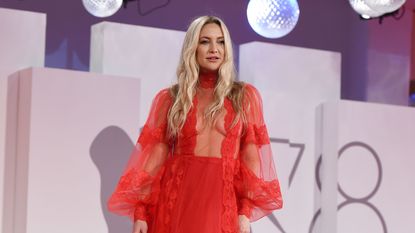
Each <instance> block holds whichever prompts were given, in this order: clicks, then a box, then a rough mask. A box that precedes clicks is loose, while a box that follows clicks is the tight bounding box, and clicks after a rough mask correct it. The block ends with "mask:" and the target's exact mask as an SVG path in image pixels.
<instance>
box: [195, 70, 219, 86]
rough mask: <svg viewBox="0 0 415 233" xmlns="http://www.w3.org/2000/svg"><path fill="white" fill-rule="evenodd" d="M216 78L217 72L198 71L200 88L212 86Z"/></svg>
mask: <svg viewBox="0 0 415 233" xmlns="http://www.w3.org/2000/svg"><path fill="white" fill-rule="evenodd" d="M217 80H218V74H217V73H216V72H200V73H199V85H200V87H202V88H214V87H215V86H216V82H217Z"/></svg>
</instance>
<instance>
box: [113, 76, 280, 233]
mask: <svg viewBox="0 0 415 233" xmlns="http://www.w3.org/2000/svg"><path fill="white" fill-rule="evenodd" d="M215 83H216V77H215V76H213V75H203V76H201V77H199V88H198V90H197V93H196V95H195V97H194V98H193V106H192V108H191V109H190V112H189V113H188V116H187V119H186V122H185V124H184V126H183V129H182V131H181V133H180V135H179V136H178V137H177V138H176V139H175V140H174V141H173V140H169V139H168V137H167V136H166V135H167V134H166V132H167V113H168V110H169V108H170V107H171V105H172V97H171V96H170V93H169V90H168V89H164V90H162V91H160V92H159V93H158V94H157V96H156V97H155V99H154V101H153V104H152V107H151V111H150V114H149V117H148V119H147V121H146V124H145V125H144V127H143V130H142V132H141V134H140V136H139V138H138V141H137V144H136V147H135V148H134V151H133V152H132V155H131V158H130V161H129V162H128V165H127V168H126V169H125V171H124V174H123V175H122V176H121V178H120V181H119V183H118V185H117V188H116V190H115V192H114V193H113V194H112V196H111V198H110V199H109V201H108V207H109V210H110V211H112V212H115V213H117V214H120V215H127V216H129V217H130V218H131V219H132V220H137V219H140V220H145V221H147V224H148V226H149V229H148V232H149V233H193V232H195V233H196V232H197V233H220V232H221V233H237V232H239V226H238V224H239V223H238V215H246V216H247V217H248V218H249V219H250V220H251V221H255V220H257V219H259V218H261V217H263V216H265V215H267V214H269V213H271V212H272V211H273V210H275V209H279V208H281V207H282V198H281V191H280V186H279V182H278V179H277V176H276V172H275V167H274V163H273V159H272V152H271V146H270V141H269V137H268V133H267V129H266V127H265V124H264V119H263V115H262V101H261V98H260V95H259V93H258V92H257V90H256V89H255V88H254V87H253V86H252V85H249V84H245V85H244V88H245V90H244V97H243V98H244V101H243V103H244V111H245V112H246V114H247V122H248V124H246V125H245V124H243V123H242V121H241V120H239V121H238V122H237V123H236V125H234V126H233V127H231V126H232V122H233V119H234V117H235V115H236V114H235V112H234V110H233V107H232V103H231V101H230V100H229V99H225V102H224V109H223V110H222V111H221V113H220V114H219V117H218V120H217V121H216V123H215V124H214V125H206V124H204V122H203V112H204V109H205V108H206V106H208V105H209V103H211V101H212V100H213V90H214V87H215ZM244 127H245V128H244ZM243 128H244V129H243Z"/></svg>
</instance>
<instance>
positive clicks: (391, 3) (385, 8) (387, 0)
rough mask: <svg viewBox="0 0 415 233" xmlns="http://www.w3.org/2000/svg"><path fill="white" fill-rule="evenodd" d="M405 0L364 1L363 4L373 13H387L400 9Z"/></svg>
mask: <svg viewBox="0 0 415 233" xmlns="http://www.w3.org/2000/svg"><path fill="white" fill-rule="evenodd" d="M405 1H406V0H365V3H366V4H367V5H368V6H369V7H370V8H372V9H373V10H375V11H379V12H383V13H384V14H385V13H389V12H393V11H396V10H397V9H399V8H401V6H402V5H403V4H404V3H405Z"/></svg>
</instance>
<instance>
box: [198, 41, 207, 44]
mask: <svg viewBox="0 0 415 233" xmlns="http://www.w3.org/2000/svg"><path fill="white" fill-rule="evenodd" d="M200 43H201V44H207V43H209V41H207V40H202V41H200Z"/></svg>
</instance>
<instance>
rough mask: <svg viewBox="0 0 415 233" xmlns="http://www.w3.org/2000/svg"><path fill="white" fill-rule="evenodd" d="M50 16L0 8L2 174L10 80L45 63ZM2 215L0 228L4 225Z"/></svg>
mask: <svg viewBox="0 0 415 233" xmlns="http://www.w3.org/2000/svg"><path fill="white" fill-rule="evenodd" d="M45 31H46V15H45V14H43V13H34V12H28V11H21V10H11V9H5V8H0V35H1V36H0V51H1V54H0V171H3V169H4V158H5V146H4V145H5V140H6V138H5V132H6V102H7V98H6V97H7V77H8V75H10V74H11V73H13V72H15V71H17V70H19V69H22V68H26V67H30V66H43V65H44V60H45ZM3 175H4V173H3V172H0V210H2V209H3V185H4V183H3V182H4V176H3ZM2 220H3V218H2V212H0V229H1V226H2Z"/></svg>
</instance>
